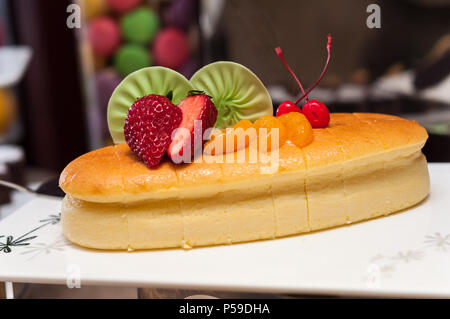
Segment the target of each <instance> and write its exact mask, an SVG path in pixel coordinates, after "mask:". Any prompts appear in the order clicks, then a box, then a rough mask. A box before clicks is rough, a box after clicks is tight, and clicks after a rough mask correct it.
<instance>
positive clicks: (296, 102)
mask: <svg viewBox="0 0 450 319" xmlns="http://www.w3.org/2000/svg"><path fill="white" fill-rule="evenodd" d="M327 52H328V57H327V62H325V67H324V68H323V70H322V73H321V74H320V76H319V78H318V79H317V81H316V83H314V85H313V86H312V87H311V88H310V89H309V90H308V91H307V92H306V93H304V92H303V96H301V97H300V98H299V99H297V101H295V102H294V104H298V103H299V102H300V101H301V100H303V99H304V98H305V97H306V100H308V94H309V92H311V91H312V90H313V89H314V88H315V87H316V86H317V84H319V82H320V80H322V78H323V76H324V75H325V72H326V71H327V69H328V63H330V57H331V35H330V34H328V42H327Z"/></svg>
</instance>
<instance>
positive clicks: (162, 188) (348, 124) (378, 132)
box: [59, 113, 428, 203]
mask: <svg viewBox="0 0 450 319" xmlns="http://www.w3.org/2000/svg"><path fill="white" fill-rule="evenodd" d="M427 137H428V135H427V132H426V130H425V129H424V128H423V127H421V126H420V125H419V124H418V123H416V122H414V121H409V120H406V119H403V118H400V117H396V116H391V115H384V114H372V113H353V114H352V113H333V114H331V121H330V125H329V127H327V128H326V129H314V140H313V142H312V143H311V144H309V145H307V146H306V147H304V148H302V149H299V148H297V147H295V146H294V145H292V144H290V143H287V144H285V145H283V146H282V147H281V148H280V150H279V158H280V161H279V163H280V165H279V170H278V171H277V172H276V173H275V174H281V173H282V172H283V171H286V170H298V171H300V170H303V171H308V170H311V169H316V170H320V169H321V168H325V167H326V166H328V165H332V164H336V163H341V162H344V161H348V160H352V159H357V158H361V157H368V156H372V155H374V154H379V153H382V152H391V151H394V150H395V149H403V148H407V147H412V148H414V149H415V150H417V149H419V150H420V148H422V146H423V145H424V144H425V141H426V139H427ZM244 152H245V151H244ZM208 159H209V160H206V161H203V162H202V163H195V162H194V163H191V164H185V165H175V164H172V163H170V162H169V161H164V162H163V163H161V164H160V165H159V166H158V167H157V168H155V169H149V168H147V167H146V166H145V164H144V163H143V162H142V161H140V160H139V159H138V158H137V157H136V156H135V155H134V154H133V153H132V151H131V150H130V149H129V147H128V146H127V145H126V144H119V145H114V146H108V147H105V148H101V149H98V150H95V151H92V152H89V153H86V154H84V155H82V156H80V157H78V158H77V159H75V160H74V161H72V162H71V163H69V164H68V165H67V167H66V168H65V169H64V170H63V172H62V173H61V176H60V181H59V183H60V187H61V188H62V189H63V190H64V192H66V193H67V194H70V195H71V196H73V197H75V198H79V199H82V200H86V201H91V202H104V203H106V202H133V201H140V200H145V199H162V198H173V197H179V196H180V194H184V193H185V192H187V193H189V192H188V191H189V190H192V189H195V188H199V189H201V190H200V191H199V192H198V193H197V195H198V196H199V197H201V196H204V195H205V193H208V192H214V189H215V188H217V187H214V185H218V184H223V185H226V184H229V183H233V182H239V181H245V180H247V179H252V178H263V177H264V174H263V173H262V172H261V170H260V168H261V166H263V165H267V164H261V163H255V164H251V163H234V164H228V163H216V162H212V163H211V161H214V160H216V161H217V157H216V158H213V157H209V158H208ZM211 194H212V193H211ZM197 195H196V194H193V195H192V196H194V197H195V196H197Z"/></svg>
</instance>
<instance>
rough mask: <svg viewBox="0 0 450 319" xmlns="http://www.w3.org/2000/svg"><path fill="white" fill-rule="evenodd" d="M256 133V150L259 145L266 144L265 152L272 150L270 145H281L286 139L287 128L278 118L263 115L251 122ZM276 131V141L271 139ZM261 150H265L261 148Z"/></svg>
mask: <svg viewBox="0 0 450 319" xmlns="http://www.w3.org/2000/svg"><path fill="white" fill-rule="evenodd" d="M253 127H254V128H255V129H256V134H257V135H258V145H257V147H258V150H260V149H259V147H260V145H267V149H266V150H267V152H270V151H271V150H272V147H278V148H279V147H281V146H282V145H283V144H284V143H285V142H286V140H287V133H288V132H287V129H286V127H285V126H284V124H283V123H282V122H281V121H280V120H279V118H277V117H275V116H272V115H265V116H263V117H261V118H259V119H258V120H256V121H255V123H253ZM276 132H278V141H276V140H273V139H274V138H275V136H276ZM261 151H265V150H264V149H261Z"/></svg>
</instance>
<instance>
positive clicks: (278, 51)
mask: <svg viewBox="0 0 450 319" xmlns="http://www.w3.org/2000/svg"><path fill="white" fill-rule="evenodd" d="M275 52H276V53H277V55H278V56H279V57H280V59H281V61H282V62H283V64H284V66H285V67H286V69H287V70H288V71H289V73H291V75H292V77H293V78H294V79H295V81H296V82H297V84H298V86H299V87H300V90H302V94H303V95H306V94H305V90H304V89H303V86H302V84H301V83H300V80H299V79H298V78H297V76H296V75H295V73H294V71H292V69H291V68H290V66H289V64H288V63H287V62H286V60H285V59H284V57H283V53H282V52H281V48H280V47H277V48H276V49H275ZM306 100H308V97H306ZM296 104H297V103H296Z"/></svg>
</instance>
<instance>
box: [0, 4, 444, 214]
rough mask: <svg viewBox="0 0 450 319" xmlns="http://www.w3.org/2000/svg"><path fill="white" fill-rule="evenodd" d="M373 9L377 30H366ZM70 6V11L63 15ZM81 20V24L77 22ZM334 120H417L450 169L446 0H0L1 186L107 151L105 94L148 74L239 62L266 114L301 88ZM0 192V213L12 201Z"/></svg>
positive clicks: (32, 182) (430, 154)
mask: <svg viewBox="0 0 450 319" xmlns="http://www.w3.org/2000/svg"><path fill="white" fill-rule="evenodd" d="M370 4H377V5H378V6H379V9H380V11H379V12H380V28H369V26H368V24H367V20H368V19H370V15H371V12H368V6H369V5H370ZM73 5H75V6H73ZM78 18H79V19H78ZM328 33H331V34H332V36H333V45H332V57H331V62H330V66H329V69H328V72H327V74H326V76H325V77H324V78H323V80H322V82H321V83H320V85H319V86H318V87H317V88H316V89H315V90H314V91H313V92H312V93H311V94H310V97H311V98H316V99H319V100H321V101H323V102H324V103H325V104H326V105H327V106H328V108H329V109H330V111H331V112H381V113H389V114H396V115H401V116H404V117H407V118H409V119H412V120H417V121H418V122H419V123H420V124H422V125H423V126H425V127H426V128H427V130H428V132H429V134H430V139H429V141H428V143H427V145H426V146H425V149H424V152H425V153H426V155H427V158H428V160H429V161H437V162H439V161H449V160H450V147H449V146H450V0H397V1H388V0H384V1H383V0H378V1H375V0H372V1H365V0H362V1H352V0H341V1H332V0H329V1H325V0H314V1H313V0H278V1H273V0H79V1H69V0H52V1H49V0H0V179H3V180H9V181H12V182H16V183H19V184H22V185H24V184H26V185H29V186H30V187H34V188H36V187H38V185H40V184H41V183H42V182H44V181H47V180H49V179H52V178H57V176H58V174H59V172H60V171H61V170H62V169H63V168H64V166H65V165H67V164H68V163H69V162H70V161H71V160H73V159H74V158H76V157H77V156H79V155H81V154H83V153H85V152H87V151H89V150H91V149H95V148H98V147H101V146H104V145H108V144H110V143H111V140H110V137H109V132H108V128H107V124H106V109H107V104H108V99H109V97H110V95H111V93H112V91H113V90H114V88H115V87H116V86H117V85H118V83H119V82H120V81H121V79H123V77H125V76H126V75H127V74H129V73H131V72H133V71H135V70H137V69H139V68H142V67H147V66H151V65H163V66H166V67H170V68H172V69H175V70H177V71H179V72H181V73H182V74H184V75H185V76H186V77H187V78H189V77H190V76H191V75H192V74H193V73H194V72H195V71H196V70H197V69H199V68H200V67H201V66H203V65H205V64H208V63H210V62H213V61H218V60H230V61H235V62H238V63H242V64H244V65H246V66H247V67H249V68H250V69H251V70H253V71H254V72H255V73H256V74H257V75H258V76H259V77H260V78H261V80H262V81H263V83H264V84H265V85H266V87H267V88H268V90H269V92H270V94H271V96H272V100H273V102H274V109H276V107H277V106H278V104H279V103H280V102H282V101H284V100H287V99H292V100H294V99H295V98H296V97H298V96H299V95H300V94H299V90H298V88H297V85H296V83H295V81H294V80H293V79H292V78H291V76H290V75H289V73H288V72H287V71H286V69H285V68H284V66H283V64H282V63H281V61H280V60H279V59H278V57H277V55H276V54H275V51H274V48H275V47H277V46H281V47H282V48H283V53H284V56H285V58H286V59H287V61H288V62H289V64H290V65H291V67H292V69H293V70H294V71H295V72H296V74H297V75H298V76H299V78H300V79H301V80H302V82H303V84H304V86H305V87H309V86H311V85H312V84H313V83H314V82H315V80H316V79H317V77H318V76H319V74H320V72H321V70H322V68H323V65H324V63H325V60H326V50H325V45H326V35H327V34H328ZM15 196H19V195H17V194H16V195H14V194H13V195H12V194H11V192H10V191H9V190H7V189H6V188H4V187H0V205H1V204H3V206H0V218H1V217H2V216H3V217H4V216H6V215H7V214H8V212H10V211H12V210H13V208H14V207H15V206H14V205H15V204H14V203H17V202H20V200H18V197H15Z"/></svg>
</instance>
